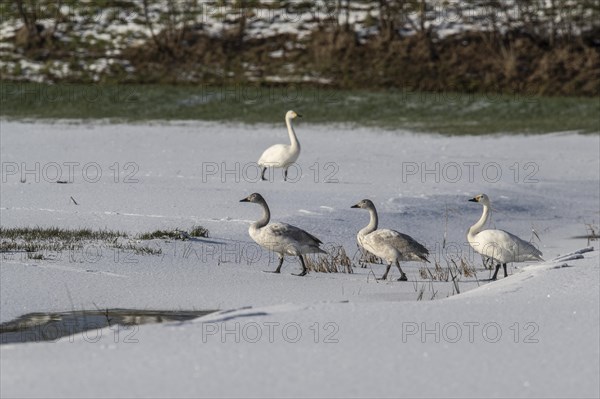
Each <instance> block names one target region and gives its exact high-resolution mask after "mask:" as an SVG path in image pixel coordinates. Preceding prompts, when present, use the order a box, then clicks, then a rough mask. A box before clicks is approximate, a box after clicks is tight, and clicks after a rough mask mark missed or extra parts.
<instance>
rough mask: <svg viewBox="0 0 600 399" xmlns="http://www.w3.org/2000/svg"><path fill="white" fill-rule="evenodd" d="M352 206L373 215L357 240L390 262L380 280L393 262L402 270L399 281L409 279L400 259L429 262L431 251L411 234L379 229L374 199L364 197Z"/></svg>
mask: <svg viewBox="0 0 600 399" xmlns="http://www.w3.org/2000/svg"><path fill="white" fill-rule="evenodd" d="M351 208H361V209H366V210H368V211H369V214H370V215H371V220H370V221H369V224H368V225H367V226H366V227H365V228H363V229H361V230H360V231H359V232H358V234H357V235H356V240H357V241H358V244H359V245H360V246H361V247H362V248H363V249H365V250H366V251H368V252H371V253H372V254H373V255H375V256H378V257H380V258H381V259H383V260H385V261H386V262H388V266H387V268H386V269H385V273H384V274H383V276H382V277H381V278H379V279H378V280H385V279H387V275H388V273H389V271H390V268H391V267H392V263H395V264H396V266H398V270H400V278H399V279H398V281H407V280H408V279H407V278H406V274H405V273H404V272H403V271H402V268H401V267H400V261H419V262H427V263H429V260H427V255H429V251H428V250H427V248H425V247H424V246H423V245H421V244H419V243H418V242H417V241H416V240H415V239H414V238H412V237H411V236H409V235H406V234H402V233H399V232H397V231H395V230H388V229H379V230H377V223H378V217H377V209H375V205H374V204H373V201H371V200H369V199H364V200H362V201H360V202H359V203H358V204H356V205H352V206H351Z"/></svg>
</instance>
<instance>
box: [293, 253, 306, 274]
mask: <svg viewBox="0 0 600 399" xmlns="http://www.w3.org/2000/svg"><path fill="white" fill-rule="evenodd" d="M298 258H300V264H301V265H302V272H300V273H298V274H293V273H292V274H293V275H294V276H299V277H302V276H306V274H307V273H308V268H307V267H306V264H305V263H304V258H303V257H302V255H299V256H298Z"/></svg>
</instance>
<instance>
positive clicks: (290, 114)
mask: <svg viewBox="0 0 600 399" xmlns="http://www.w3.org/2000/svg"><path fill="white" fill-rule="evenodd" d="M294 118H302V115H300V114H298V113H296V111H288V112H287V113H286V114H285V119H294Z"/></svg>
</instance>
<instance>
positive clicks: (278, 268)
mask: <svg viewBox="0 0 600 399" xmlns="http://www.w3.org/2000/svg"><path fill="white" fill-rule="evenodd" d="M281 265H283V256H281V257H280V258H279V265H278V266H277V269H275V271H273V272H265V273H281Z"/></svg>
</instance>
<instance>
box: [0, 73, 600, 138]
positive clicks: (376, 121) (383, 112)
mask: <svg viewBox="0 0 600 399" xmlns="http://www.w3.org/2000/svg"><path fill="white" fill-rule="evenodd" d="M0 101H1V107H0V116H1V117H3V118H43V119H52V118H63V119H96V118H108V119H110V120H111V121H114V122H138V121H146V120H207V121H232V122H244V123H282V122H283V115H284V113H285V111H287V110H288V109H294V110H296V111H297V112H299V113H301V114H303V115H304V117H305V118H304V119H303V122H304V123H319V124H321V123H347V124H350V125H355V126H374V127H380V128H384V129H410V130H415V131H426V132H438V133H444V134H486V133H502V132H510V133H546V132H557V131H567V130H576V131H581V132H583V133H595V132H599V131H600V121H599V118H598V115H599V114H600V101H599V99H598V98H573V97H532V96H524V95H496V94H494V95H492V94H490V95H484V94H467V93H416V92H409V91H398V90H395V91H382V92H370V91H339V90H333V89H324V88H320V89H319V88H305V87H301V86H287V87H277V88H272V87H271V88H269V87H259V86H232V87H226V88H225V87H211V86H164V85H161V86H159V85H147V86H141V85H75V84H60V85H45V84H32V83H2V84H1V86H0Z"/></svg>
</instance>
